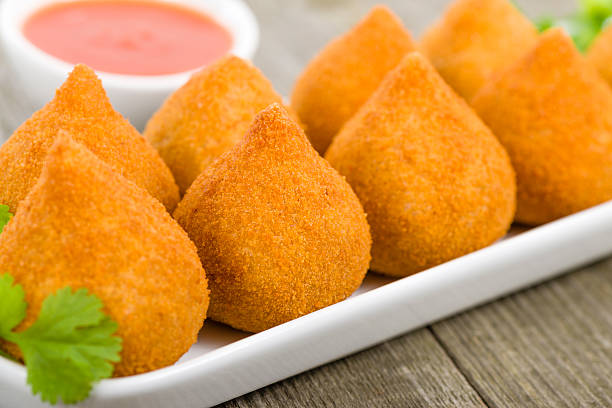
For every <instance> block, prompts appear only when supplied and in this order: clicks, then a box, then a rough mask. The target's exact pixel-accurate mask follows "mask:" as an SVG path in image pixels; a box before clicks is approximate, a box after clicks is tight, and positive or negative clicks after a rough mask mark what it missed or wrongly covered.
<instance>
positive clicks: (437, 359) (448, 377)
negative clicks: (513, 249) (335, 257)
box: [224, 329, 485, 408]
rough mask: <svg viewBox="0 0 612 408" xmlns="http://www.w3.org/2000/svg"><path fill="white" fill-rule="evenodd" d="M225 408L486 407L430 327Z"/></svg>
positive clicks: (246, 397)
mask: <svg viewBox="0 0 612 408" xmlns="http://www.w3.org/2000/svg"><path fill="white" fill-rule="evenodd" d="M224 406H225V407H228V408H229V407H232V408H238V407H240V408H243V407H279V408H280V407H329V406H337V407H400V406H410V407H454V406H457V407H484V406H485V405H484V403H483V402H482V400H481V399H480V397H479V396H478V394H477V393H476V392H475V391H474V390H473V389H472V387H471V386H470V385H469V384H468V383H467V381H466V379H465V378H464V377H463V375H462V374H461V373H460V372H459V371H458V370H457V368H456V367H455V365H454V364H453V362H452V361H451V360H450V359H449V358H448V356H447V355H446V353H445V351H444V350H443V349H442V347H441V346H440V344H438V342H437V341H436V339H435V338H434V336H433V335H432V334H431V332H430V331H429V330H428V329H422V330H419V331H416V332H414V333H411V334H408V335H406V336H403V337H400V338H398V339H395V340H391V341H388V342H386V343H383V344H381V345H380V346H378V347H375V348H372V349H370V350H367V351H364V352H361V353H359V354H356V355H354V356H351V357H350V358H347V359H343V360H340V361H338V362H335V363H332V364H328V365H326V366H323V367H321V368H319V369H316V370H313V371H310V372H307V373H304V374H302V375H299V376H297V377H294V378H291V379H289V380H287V381H284V382H281V383H278V384H275V385H272V386H270V387H267V388H265V389H263V390H260V391H256V392H253V393H251V394H249V395H246V396H244V397H242V398H239V399H236V400H234V401H231V402H229V403H227V404H225V405H224Z"/></svg>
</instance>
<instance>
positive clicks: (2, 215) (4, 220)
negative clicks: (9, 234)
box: [0, 204, 13, 232]
mask: <svg viewBox="0 0 612 408" xmlns="http://www.w3.org/2000/svg"><path fill="white" fill-rule="evenodd" d="M12 217H13V214H11V213H10V212H9V207H8V205H3V204H0V232H2V230H3V229H4V226H5V225H6V224H8V222H9V221H10V220H11V218H12Z"/></svg>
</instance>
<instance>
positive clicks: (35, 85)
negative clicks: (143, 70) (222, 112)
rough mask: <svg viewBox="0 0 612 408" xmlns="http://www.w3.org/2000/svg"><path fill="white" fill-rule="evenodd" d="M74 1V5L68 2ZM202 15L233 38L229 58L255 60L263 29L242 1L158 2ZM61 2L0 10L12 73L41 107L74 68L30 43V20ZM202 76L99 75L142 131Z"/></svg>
mask: <svg viewBox="0 0 612 408" xmlns="http://www.w3.org/2000/svg"><path fill="white" fill-rule="evenodd" d="M63 1H64V2H66V0H63ZM69 1H74V0H69ZM156 1H161V2H164V3H175V4H180V5H183V6H186V7H190V8H192V9H194V10H197V11H200V12H203V13H205V14H207V15H208V16H210V17H211V18H213V19H214V20H215V21H217V22H218V23H219V24H221V25H222V26H223V27H225V28H226V29H227V30H228V31H229V32H230V33H231V35H232V37H233V40H234V41H233V46H232V49H231V50H230V53H232V54H234V55H237V56H239V57H242V58H245V59H251V58H252V57H253V55H254V54H255V51H256V50H257V46H258V43H259V28H258V25H257V20H256V18H255V16H254V15H253V12H252V11H251V9H250V8H249V7H248V6H247V5H246V4H245V3H244V2H243V1H242V0H222V1H219V0H156ZM57 2H58V0H4V1H2V4H1V6H0V7H1V9H0V37H1V40H2V43H3V47H4V50H5V53H6V56H7V57H8V62H9V66H10V68H11V70H12V71H13V76H12V78H15V79H16V80H17V81H19V82H18V86H19V89H20V90H22V91H23V94H24V96H25V97H26V98H27V99H28V100H29V102H30V103H31V104H32V105H33V106H34V107H35V108H36V109H38V108H40V107H42V106H43V105H44V104H45V103H47V102H48V101H50V100H51V99H52V98H53V95H54V92H55V89H56V88H57V87H58V86H60V85H61V84H62V82H64V80H65V79H66V77H67V75H68V73H69V72H70V71H71V70H72V68H73V65H72V64H70V63H67V62H64V61H62V60H60V59H58V58H56V57H54V56H51V55H49V54H47V53H45V52H44V51H42V50H40V49H39V48H37V47H36V46H35V45H33V44H32V43H31V42H30V41H28V40H27V39H26V37H25V36H24V35H23V32H22V26H23V23H24V22H25V20H26V19H27V18H28V17H29V16H30V15H32V13H33V12H35V11H36V10H38V9H40V8H41V7H44V6H46V5H49V4H53V3H57ZM194 71H197V69H196V70H192V71H188V72H181V73H177V74H171V75H159V76H137V75H119V74H111V73H106V72H100V71H98V72H97V73H98V75H99V76H100V78H101V79H102V83H103V85H104V88H105V89H106V92H107V93H108V96H109V97H110V100H111V102H112V104H113V106H114V107H115V109H117V110H118V111H119V112H121V113H122V114H123V115H124V116H125V117H127V118H128V119H129V120H130V122H131V123H132V124H133V125H134V126H136V127H137V128H138V129H140V130H142V128H143V127H144V125H145V124H146V122H147V120H149V118H150V117H151V115H152V114H153V113H154V112H155V111H156V110H157V109H158V108H159V107H160V106H161V104H162V103H163V101H164V100H165V99H166V97H167V96H168V95H169V94H170V93H172V92H173V91H174V90H175V89H177V88H179V87H180V86H181V85H183V84H184V83H185V82H186V81H187V79H189V77H190V76H191V74H192V73H193V72H194Z"/></svg>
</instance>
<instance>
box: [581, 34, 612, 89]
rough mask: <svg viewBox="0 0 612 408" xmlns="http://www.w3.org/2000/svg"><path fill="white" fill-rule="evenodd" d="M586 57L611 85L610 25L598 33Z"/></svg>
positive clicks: (611, 45)
mask: <svg viewBox="0 0 612 408" xmlns="http://www.w3.org/2000/svg"><path fill="white" fill-rule="evenodd" d="M586 57H587V60H588V61H589V62H590V63H591V64H593V65H594V66H595V68H597V70H598V71H599V74H600V75H601V76H602V77H603V78H604V79H605V80H606V81H607V82H608V84H610V85H612V25H609V26H608V27H606V28H605V29H604V30H603V31H602V32H601V33H599V35H598V36H597V37H596V38H595V41H593V43H592V44H591V46H590V47H589V50H588V52H587V54H586Z"/></svg>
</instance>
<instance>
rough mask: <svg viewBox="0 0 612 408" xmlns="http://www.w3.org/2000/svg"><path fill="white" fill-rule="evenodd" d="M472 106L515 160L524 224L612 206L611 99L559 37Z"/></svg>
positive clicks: (552, 36) (544, 42) (549, 36)
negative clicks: (601, 204)
mask: <svg viewBox="0 0 612 408" xmlns="http://www.w3.org/2000/svg"><path fill="white" fill-rule="evenodd" d="M473 106H474V108H475V109H476V111H477V112H478V113H479V114H480V116H481V117H482V119H483V120H484V121H485V122H486V123H487V124H488V125H489V126H490V127H491V129H492V130H493V132H494V133H495V134H496V136H497V137H498V138H499V140H500V141H501V142H502V144H503V145H504V146H505V147H506V149H507V150H508V153H509V154H510V158H511V159H512V164H513V165H514V168H515V170H516V174H517V180H518V209H517V214H516V220H517V221H518V222H520V223H523V224H527V225H539V224H543V223H546V222H549V221H553V220H555V219H557V218H560V217H564V216H566V215H569V214H572V213H575V212H577V211H580V210H583V209H585V208H588V207H591V206H593V205H596V204H599V203H602V202H604V201H607V200H610V199H612V91H611V90H610V88H609V87H608V86H607V84H606V82H605V81H604V80H603V79H602V78H601V77H600V76H599V75H598V74H597V72H596V70H595V69H594V68H593V67H591V66H590V65H589V64H588V63H587V62H586V61H585V60H584V58H583V56H582V55H580V53H579V52H578V50H577V49H576V48H575V47H574V45H573V43H572V41H571V39H570V38H569V37H568V36H567V35H565V34H564V33H563V31H562V30H561V29H551V30H549V31H547V32H546V33H544V34H543V35H542V37H541V38H540V40H539V42H538V43H537V45H536V46H535V47H534V48H533V49H531V50H530V51H528V53H527V54H526V55H525V56H524V57H523V58H522V59H521V60H520V61H518V62H516V63H515V64H514V65H512V66H511V67H510V68H508V69H507V70H506V71H504V72H503V73H501V74H500V75H498V76H495V77H494V78H493V79H492V80H491V81H489V82H488V83H487V84H486V85H485V86H484V87H483V88H482V89H481V90H480V92H479V93H478V94H477V95H476V96H475V97H474V100H473Z"/></svg>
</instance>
